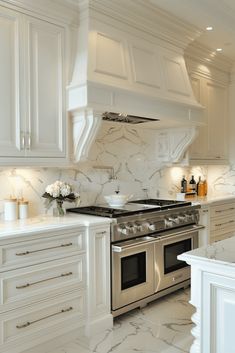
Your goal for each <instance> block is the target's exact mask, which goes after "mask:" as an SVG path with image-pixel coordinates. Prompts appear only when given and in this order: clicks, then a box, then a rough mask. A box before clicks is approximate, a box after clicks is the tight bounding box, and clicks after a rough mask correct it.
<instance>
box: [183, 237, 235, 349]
mask: <svg viewBox="0 0 235 353" xmlns="http://www.w3.org/2000/svg"><path fill="white" fill-rule="evenodd" d="M234 247H235V238H234V237H233V238H230V239H226V240H224V241H221V242H218V243H214V244H213V245H209V246H207V247H203V248H199V249H195V250H193V251H190V252H187V253H184V254H181V255H180V256H179V259H180V260H183V261H186V262H187V263H188V264H189V265H190V266H191V300H190V303H191V304H192V305H193V306H194V307H195V308H196V312H195V313H194V314H193V316H192V321H193V323H194V327H193V329H192V335H193V336H194V342H193V344H192V346H191V348H190V353H235V345H234V325H235V267H234Z"/></svg>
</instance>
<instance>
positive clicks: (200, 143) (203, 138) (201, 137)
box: [190, 77, 208, 159]
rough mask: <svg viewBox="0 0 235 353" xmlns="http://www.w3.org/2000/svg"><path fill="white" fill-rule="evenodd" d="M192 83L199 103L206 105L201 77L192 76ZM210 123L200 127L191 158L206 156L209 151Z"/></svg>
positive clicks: (191, 148)
mask: <svg viewBox="0 0 235 353" xmlns="http://www.w3.org/2000/svg"><path fill="white" fill-rule="evenodd" d="M191 85H192V89H193V93H194V96H195V98H196V99H197V101H198V102H199V103H201V104H202V105H204V102H203V85H202V82H201V80H200V78H197V77H191ZM203 114H204V121H205V123H207V122H206V119H207V116H206V114H205V111H204V112H203ZM207 135H208V125H205V126H201V127H198V136H197V137H196V139H195V141H194V142H193V144H192V145H191V147H190V154H191V158H195V159H200V158H204V156H205V154H206V153H207V151H208V145H207Z"/></svg>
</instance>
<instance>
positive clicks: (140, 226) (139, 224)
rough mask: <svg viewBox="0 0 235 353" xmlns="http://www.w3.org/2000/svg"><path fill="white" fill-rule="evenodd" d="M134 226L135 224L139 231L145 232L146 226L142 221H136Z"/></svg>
mask: <svg viewBox="0 0 235 353" xmlns="http://www.w3.org/2000/svg"><path fill="white" fill-rule="evenodd" d="M134 226H135V229H136V230H137V232H143V230H144V227H143V224H142V223H139V222H135V223H134Z"/></svg>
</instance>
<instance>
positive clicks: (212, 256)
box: [180, 235, 235, 267]
mask: <svg viewBox="0 0 235 353" xmlns="http://www.w3.org/2000/svg"><path fill="white" fill-rule="evenodd" d="M180 258H181V259H182V260H185V261H187V260H188V259H197V260H207V261H210V262H215V263H217V264H218V263H220V264H221V263H222V264H225V265H229V266H232V267H235V235H234V236H233V237H231V238H228V239H225V240H221V241H219V242H216V243H213V244H211V245H208V246H204V247H201V248H198V249H195V250H192V251H189V252H187V253H185V254H182V255H180Z"/></svg>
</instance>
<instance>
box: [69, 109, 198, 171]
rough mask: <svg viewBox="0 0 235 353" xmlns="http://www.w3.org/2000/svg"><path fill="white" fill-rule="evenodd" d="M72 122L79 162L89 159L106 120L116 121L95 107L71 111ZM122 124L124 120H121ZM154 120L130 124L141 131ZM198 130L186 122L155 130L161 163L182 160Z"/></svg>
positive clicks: (74, 160) (76, 158)
mask: <svg viewBox="0 0 235 353" xmlns="http://www.w3.org/2000/svg"><path fill="white" fill-rule="evenodd" d="M70 115H71V118H72V125H73V158H72V160H73V162H74V163H78V162H81V161H86V160H87V159H88V156H89V152H90V149H91V147H92V145H93V143H94V142H95V140H96V137H97V135H98V133H99V131H100V129H101V126H102V123H103V124H109V125H113V124H117V123H113V122H108V121H105V122H103V120H102V112H101V111H97V110H93V109H84V110H80V109H75V110H72V111H71V112H70ZM120 124H121V123H120ZM148 124H151V123H145V124H140V125H141V126H138V125H134V126H133V125H131V124H124V123H123V125H129V126H130V127H131V128H132V129H135V130H137V131H138V129H141V128H142V127H143V125H148ZM155 124H157V122H155ZM197 134H198V130H197V128H196V126H185V127H184V128H183V127H180V128H179V127H175V128H172V127H171V128H167V129H166V128H162V129H159V130H156V143H157V144H158V145H159V146H165V148H163V149H162V147H159V148H158V150H159V152H158V155H157V156H156V158H157V159H158V161H159V164H160V165H167V164H169V165H171V164H172V163H177V162H179V161H180V160H181V159H182V157H183V155H184V153H185V151H186V150H187V148H188V147H189V146H190V144H191V143H192V142H193V141H194V140H195V138H196V137H197Z"/></svg>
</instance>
